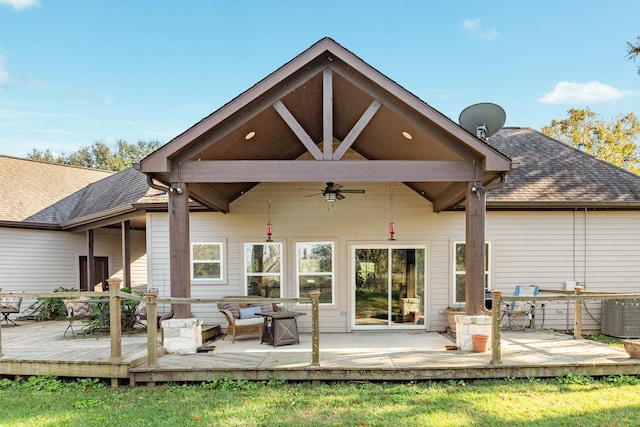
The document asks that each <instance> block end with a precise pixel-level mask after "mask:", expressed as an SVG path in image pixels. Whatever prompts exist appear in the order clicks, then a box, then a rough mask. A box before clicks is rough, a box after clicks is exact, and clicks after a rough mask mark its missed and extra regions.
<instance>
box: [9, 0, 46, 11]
mask: <svg viewBox="0 0 640 427" xmlns="http://www.w3.org/2000/svg"><path fill="white" fill-rule="evenodd" d="M0 4H7V5H9V6H11V7H12V8H14V9H15V10H21V9H28V8H30V7H36V6H38V5H39V4H40V0H0Z"/></svg>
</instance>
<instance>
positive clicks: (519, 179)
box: [487, 128, 640, 209]
mask: <svg viewBox="0 0 640 427" xmlns="http://www.w3.org/2000/svg"><path fill="white" fill-rule="evenodd" d="M488 143H489V145H491V146H492V147H494V148H496V149H497V150H500V151H501V152H503V153H505V154H506V155H508V156H509V157H510V158H511V159H512V160H513V162H514V165H515V166H516V169H515V170H514V171H513V172H511V173H510V174H509V175H508V180H507V184H506V185H504V186H503V187H501V188H498V189H495V190H493V191H489V192H488V193H487V207H488V208H511V209H557V208H604V207H606V208H615V209H621V208H633V209H638V208H640V176H638V175H636V174H634V173H631V172H629V171H627V170H625V169H622V168H619V167H617V166H614V165H612V164H611V163H608V162H605V161H603V160H601V159H598V158H596V157H594V156H592V155H591V154H588V153H585V152H582V151H580V150H578V149H576V148H573V147H571V146H569V145H567V144H564V143H562V142H560V141H557V140H555V139H553V138H551V137H549V136H547V135H544V134H542V133H540V132H538V131H536V130H533V129H530V128H504V129H502V130H500V132H498V133H497V134H496V135H494V136H492V137H491V138H489V141H488Z"/></svg>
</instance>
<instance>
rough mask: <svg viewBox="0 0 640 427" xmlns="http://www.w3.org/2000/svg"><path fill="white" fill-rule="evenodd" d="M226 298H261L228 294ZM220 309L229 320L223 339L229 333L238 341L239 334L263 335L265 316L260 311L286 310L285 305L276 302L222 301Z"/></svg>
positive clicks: (219, 305)
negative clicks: (247, 302)
mask: <svg viewBox="0 0 640 427" xmlns="http://www.w3.org/2000/svg"><path fill="white" fill-rule="evenodd" d="M225 298H259V297H255V296H240V297H235V296H227V297H225ZM218 310H220V312H221V313H222V314H223V315H224V317H225V319H226V320H227V329H225V331H224V335H223V336H222V339H223V340H224V339H225V337H226V336H227V335H231V336H232V337H233V341H232V342H234V343H235V342H236V337H237V336H238V335H248V334H254V335H258V337H262V326H263V325H264V318H263V317H262V316H261V315H260V314H259V313H269V312H276V311H284V307H281V306H279V305H277V304H276V303H269V302H268V303H255V304H246V303H220V304H218Z"/></svg>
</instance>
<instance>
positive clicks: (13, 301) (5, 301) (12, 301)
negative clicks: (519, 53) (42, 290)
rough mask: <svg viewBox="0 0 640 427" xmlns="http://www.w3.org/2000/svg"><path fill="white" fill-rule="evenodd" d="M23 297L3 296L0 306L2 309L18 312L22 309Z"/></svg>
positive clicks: (0, 299)
mask: <svg viewBox="0 0 640 427" xmlns="http://www.w3.org/2000/svg"><path fill="white" fill-rule="evenodd" d="M21 302H22V298H20V297H2V298H0V307H2V311H5V312H13V313H17V312H19V311H20V303H21Z"/></svg>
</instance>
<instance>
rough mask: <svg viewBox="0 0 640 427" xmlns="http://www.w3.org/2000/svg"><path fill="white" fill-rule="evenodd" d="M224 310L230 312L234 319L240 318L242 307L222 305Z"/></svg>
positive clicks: (232, 304)
mask: <svg viewBox="0 0 640 427" xmlns="http://www.w3.org/2000/svg"><path fill="white" fill-rule="evenodd" d="M222 309H223V310H229V311H230V312H231V315H232V316H233V318H234V319H239V318H240V306H239V305H238V304H234V303H224V304H222Z"/></svg>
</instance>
